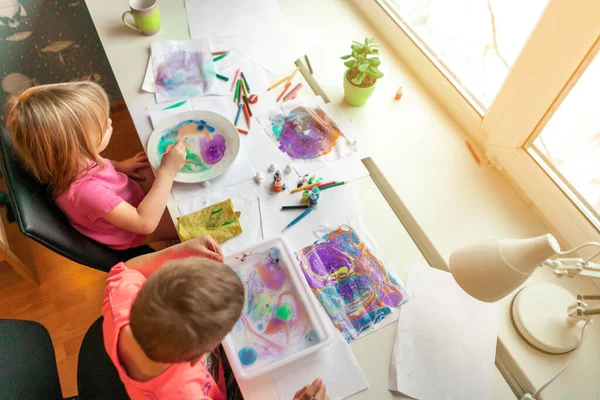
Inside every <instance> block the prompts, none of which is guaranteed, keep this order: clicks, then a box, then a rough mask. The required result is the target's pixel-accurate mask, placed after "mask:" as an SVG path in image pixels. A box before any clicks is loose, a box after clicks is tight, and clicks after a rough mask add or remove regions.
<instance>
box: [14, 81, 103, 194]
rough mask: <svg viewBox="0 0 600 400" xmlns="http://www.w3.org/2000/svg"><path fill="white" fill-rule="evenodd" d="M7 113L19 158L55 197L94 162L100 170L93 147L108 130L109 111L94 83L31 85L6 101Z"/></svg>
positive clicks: (98, 87)
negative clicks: (47, 186)
mask: <svg viewBox="0 0 600 400" xmlns="http://www.w3.org/2000/svg"><path fill="white" fill-rule="evenodd" d="M6 111H7V115H6V128H7V129H8V131H9V132H10V134H11V135H12V138H13V144H14V147H15V150H16V152H17V154H18V155H19V157H20V158H21V159H22V160H23V162H24V163H25V166H26V167H27V169H29V171H31V173H32V174H33V176H34V177H35V178H36V179H37V180H38V181H39V182H40V183H43V184H47V185H49V186H50V190H51V192H52V195H53V196H54V197H56V196H58V195H60V194H61V193H63V192H64V191H65V190H67V189H68V188H69V186H70V185H71V184H72V183H73V182H75V180H77V179H78V178H79V177H80V176H82V175H83V174H85V173H87V171H89V169H90V168H91V167H93V166H95V164H97V165H100V166H103V163H102V161H101V160H100V156H99V155H98V152H97V148H98V146H99V145H100V143H101V142H102V137H103V136H104V134H105V132H106V130H107V129H108V118H109V111H110V110H109V101H108V96H107V95H106V92H105V91H104V89H102V87H101V86H100V85H98V84H97V83H94V82H69V83H56V84H51V85H41V86H35V87H32V88H29V89H27V90H25V91H24V92H23V93H22V94H21V95H20V96H18V97H12V98H10V99H9V100H8V102H7V104H6ZM88 160H89V161H92V163H91V164H90V163H89V161H88Z"/></svg>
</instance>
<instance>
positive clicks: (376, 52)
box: [371, 49, 379, 54]
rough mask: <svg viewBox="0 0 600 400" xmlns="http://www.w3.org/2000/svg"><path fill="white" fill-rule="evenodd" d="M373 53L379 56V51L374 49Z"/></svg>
mask: <svg viewBox="0 0 600 400" xmlns="http://www.w3.org/2000/svg"><path fill="white" fill-rule="evenodd" d="M371 51H372V52H373V54H379V49H373V50H371Z"/></svg>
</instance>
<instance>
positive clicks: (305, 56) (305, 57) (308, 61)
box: [304, 54, 313, 75]
mask: <svg viewBox="0 0 600 400" xmlns="http://www.w3.org/2000/svg"><path fill="white" fill-rule="evenodd" d="M304 59H305V60H306V66H307V67H308V70H309V71H310V74H311V75H312V74H313V69H312V66H311V65H310V60H309V59H308V55H306V54H305V55H304Z"/></svg>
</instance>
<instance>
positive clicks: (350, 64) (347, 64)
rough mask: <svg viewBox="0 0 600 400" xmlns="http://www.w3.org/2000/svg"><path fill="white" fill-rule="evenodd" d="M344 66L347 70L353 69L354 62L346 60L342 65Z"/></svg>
mask: <svg viewBox="0 0 600 400" xmlns="http://www.w3.org/2000/svg"><path fill="white" fill-rule="evenodd" d="M344 65H345V66H346V67H348V68H352V67H354V60H348V61H346V62H345V63H344Z"/></svg>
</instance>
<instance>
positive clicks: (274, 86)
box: [267, 75, 290, 90]
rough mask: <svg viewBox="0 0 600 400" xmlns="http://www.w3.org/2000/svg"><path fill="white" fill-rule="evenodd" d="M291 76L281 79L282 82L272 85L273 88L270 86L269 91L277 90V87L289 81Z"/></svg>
mask: <svg viewBox="0 0 600 400" xmlns="http://www.w3.org/2000/svg"><path fill="white" fill-rule="evenodd" d="M289 78H290V77H289V75H288V76H286V77H285V78H281V80H279V81H277V82H275V83H274V84H272V85H271V86H269V88H268V89H267V90H273V89H275V88H276V87H277V86H279V85H281V84H282V83H283V82H285V81H287V80H288V79H289Z"/></svg>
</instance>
